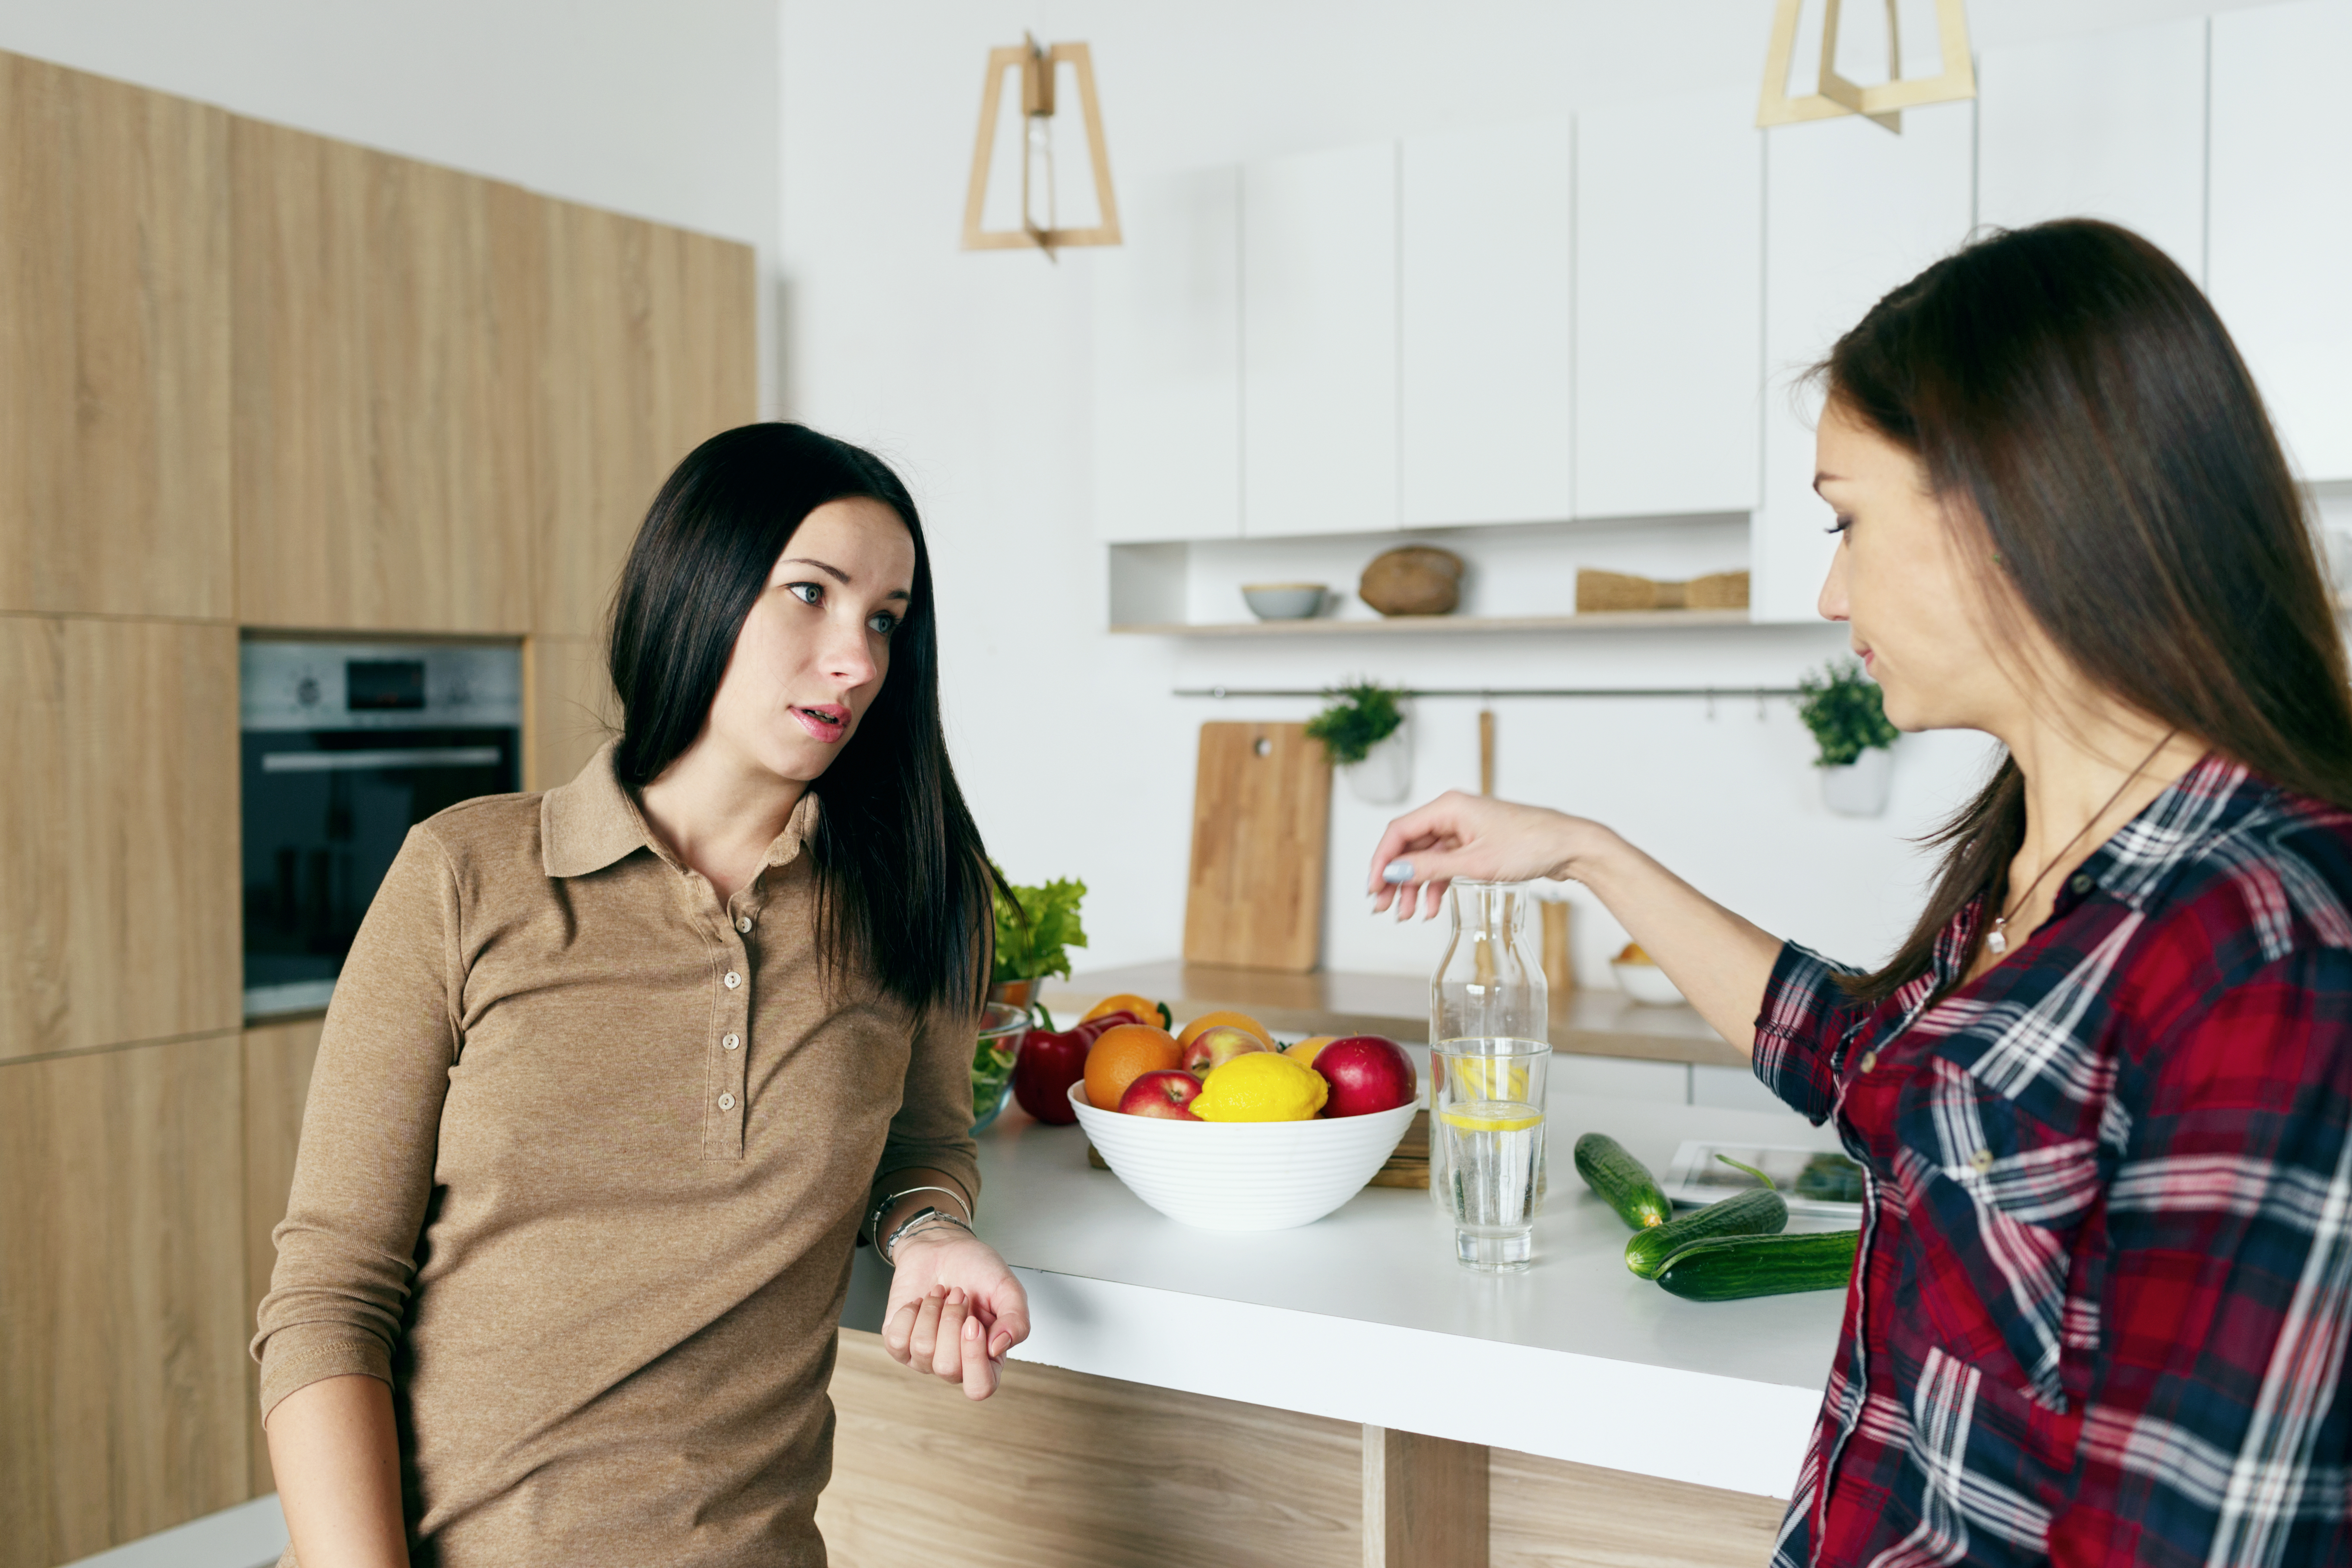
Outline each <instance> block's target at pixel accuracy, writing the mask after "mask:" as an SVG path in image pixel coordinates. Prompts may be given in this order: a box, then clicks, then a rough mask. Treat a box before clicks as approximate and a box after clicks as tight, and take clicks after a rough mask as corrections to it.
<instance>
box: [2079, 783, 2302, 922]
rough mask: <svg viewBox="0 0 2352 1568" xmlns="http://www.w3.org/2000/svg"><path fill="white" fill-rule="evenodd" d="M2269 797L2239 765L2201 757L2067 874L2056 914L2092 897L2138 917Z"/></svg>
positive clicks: (2268, 790)
mask: <svg viewBox="0 0 2352 1568" xmlns="http://www.w3.org/2000/svg"><path fill="white" fill-rule="evenodd" d="M2273 793H2274V792H2273V789H2272V788H2271V786H2269V785H2268V784H2266V783H2265V782H2264V781H2263V780H2262V779H2259V778H2257V777H2255V776H2254V773H2253V771H2252V769H2250V768H2248V767H2247V766H2246V765H2245V764H2244V763H2239V762H2233V761H2231V759H2230V758H2228V757H2225V756H2223V755H2222V754H2221V752H2207V753H2205V756H2204V758H2203V760H2202V761H2200V762H2199V763H2198V764H2197V765H2196V766H2195V767H2193V768H2190V769H2189V771H2188V772H2187V773H2183V774H2181V775H2180V776H2179V778H2177V779H2175V780H2174V781H2173V782H2172V784H2170V786H2169V787H2168V788H2167V789H2166V790H2165V792H2164V793H2163V794H2162V795H2158V796H2157V797H2156V799H2154V800H2153V801H2151V802H2149V803H2148V805H2147V809H2146V810H2144V811H2142V812H2141V813H2140V814H2139V815H2138V816H2135V817H2133V818H2132V819H2131V820H2130V821H2129V822H2126V823H2125V824H2124V825H2123V826H2121V827H2120V828H2118V829H2116V833H2115V835H2114V836H2113V837H2110V838H2109V839H2108V840H2107V841H2106V842H2105V843H2104V844H2102V845H2100V846H2099V847H2097V848H2096V849H2095V850H2093V851H2092V852H2091V854H2090V856H2089V858H2086V859H2085V860H2084V862H2083V864H2082V865H2081V866H2080V867H2078V868H2075V870H2074V873H2073V874H2072V875H2070V876H2069V877H2068V878H2067V879H2066V884H2065V886H2064V887H2063V888H2061V889H2060V890H2059V895H2058V896H2059V898H2060V900H2062V901H2061V902H2060V904H2059V905H2058V912H2059V913H2062V914H2063V913H2064V912H2065V911H2066V910H2068V909H2071V908H2072V907H2073V906H2074V904H2075V903H2078V902H2080V901H2081V900H2082V899H2083V898H2084V897H2085V896H2087V895H2088V894H2089V893H2090V892H2091V891H2092V890H2094V889H2096V890H2097V891H2100V892H2104V893H2105V894H2107V895H2108V896H2109V897H2111V898H2115V899H2119V900H2122V901H2123V902H2124V903H2126V904H2128V905H2130V906H2131V908H2132V909H2133V910H2135V911H2137V912H2139V913H2142V914H2145V913H2146V912H2147V909H2148V907H2149V905H2150V904H2152V903H2153V902H2154V901H2155V900H2157V899H2158V897H2159V896H2160V895H2161V894H2162V892H2163V890H2164V887H2165V884H2167V883H2168V882H2169V881H2170V880H2171V879H2173V877H2174V876H2176V875H2177V874H2178V873H2179V871H2180V869H2181V868H2182V867H2184V866H2187V865H2188V864H2189V862H2190V861H2191V860H2193V859H2195V858H2197V856H2198V855H2200V853H2202V852H2203V851H2204V850H2205V849H2206V848H2207V847H2209V846H2210V845H2211V844H2212V843H2213V841H2214V840H2215V839H2217V838H2219V837H2222V836H2223V835H2225V834H2227V833H2229V832H2231V831H2232V830H2233V829H2235V828H2236V827H2237V826H2239V824H2241V823H2242V822H2243V821H2244V820H2245V819H2246V817H2247V816H2249V815H2251V814H2252V813H2253V812H2254V811H2256V810H2258V809H2260V808H2261V807H2262V806H2263V805H2264V804H2265V803H2266V802H2268V801H2269V800H2270V799H2271V798H2272V796H2273ZM2070 895H2071V896H2070Z"/></svg>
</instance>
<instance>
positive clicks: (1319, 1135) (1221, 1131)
mask: <svg viewBox="0 0 2352 1568" xmlns="http://www.w3.org/2000/svg"><path fill="white" fill-rule="evenodd" d="M1070 1107H1071V1109H1072V1110H1076V1112H1077V1113H1078V1124H1079V1125H1080V1126H1082V1127H1084V1128H1085V1129H1086V1130H1087V1138H1088V1139H1089V1140H1091V1141H1092V1142H1093V1143H1094V1146H1095V1148H1096V1150H1097V1152H1100V1153H1101V1155H1102V1157H1103V1163H1106V1164H1108V1166H1109V1167H1110V1168H1111V1170H1112V1171H1113V1172H1114V1173H1117V1175H1118V1179H1119V1180H1120V1181H1122V1182H1125V1183H1126V1184H1127V1186H1128V1190H1129V1192H1131V1193H1133V1194H1135V1195H1136V1196H1137V1197H1139V1198H1141V1199H1142V1200H1143V1201H1144V1202H1145V1203H1147V1204H1150V1205H1151V1206H1152V1207H1153V1208H1156V1209H1158V1210H1159V1211H1160V1213H1161V1214H1164V1215H1167V1216H1168V1217H1169V1218H1170V1219H1172V1220H1178V1221H1181V1223H1183V1224H1185V1225H1192V1226H1200V1227H1201V1228H1202V1229H1203V1230H1288V1229H1290V1228H1291V1227H1293V1226H1301V1225H1311V1224H1313V1223H1314V1222H1315V1221H1317V1220H1318V1219H1321V1218H1322V1217H1323V1216H1324V1215H1327V1214H1329V1213H1330V1212H1331V1211H1332V1210H1333V1209H1336V1208H1338V1207H1339V1205H1341V1204H1344V1203H1346V1202H1347V1201H1348V1200H1349V1198H1352V1197H1354V1196H1355V1195H1356V1194H1358V1193H1359V1192H1361V1191H1362V1190H1363V1186H1364V1184H1365V1183H1366V1182H1369V1181H1370V1180H1371V1179H1372V1175H1373V1173H1375V1172H1377V1171H1378V1170H1379V1169H1380V1168H1381V1164H1382V1163H1385V1162H1386V1161H1387V1159H1388V1157H1389V1156H1390V1155H1391V1153H1394V1152H1396V1146H1397V1142H1398V1141H1399V1140H1400V1139H1402V1137H1403V1136H1404V1131H1405V1129H1406V1128H1407V1127H1410V1126H1412V1113H1413V1109H1414V1108H1413V1107H1412V1106H1410V1105H1400V1106H1398V1107H1397V1108H1396V1109H1395V1110H1376V1111H1374V1112H1373V1113H1372V1114H1371V1115H1370V1116H1338V1117H1332V1118H1329V1119H1328V1120H1323V1121H1171V1120H1169V1119H1168V1118H1166V1117H1162V1116H1125V1115H1122V1114H1120V1113H1119V1112H1118V1111H1116V1110H1096V1109H1095V1108H1094V1107H1093V1106H1092V1105H1090V1104H1088V1103H1087V1086H1086V1085H1085V1084H1083V1083H1075V1084H1072V1085H1071V1086H1070Z"/></svg>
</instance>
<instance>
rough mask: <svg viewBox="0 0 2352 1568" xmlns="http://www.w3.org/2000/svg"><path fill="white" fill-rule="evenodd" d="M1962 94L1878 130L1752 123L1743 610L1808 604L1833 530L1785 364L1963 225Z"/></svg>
mask: <svg viewBox="0 0 2352 1568" xmlns="http://www.w3.org/2000/svg"><path fill="white" fill-rule="evenodd" d="M1975 110H1976V106H1975V105H1974V104H1971V103H1952V104H1937V105H1934V106H1933V107H1931V108H1927V109H1919V110H1906V112H1905V113H1904V116H1903V134H1902V135H1900V136H1891V135H1889V134H1887V132H1885V130H1883V129H1882V128H1880V127H1879V126H1876V125H1874V124H1872V123H1871V122H1870V121H1866V120H1863V119H1860V118H1857V117H1854V116H1848V117H1846V118H1844V119H1842V120H1829V121H1819V122H1817V123H1814V124H1811V125H1790V126H1784V127H1782V128H1781V129H1780V130H1777V131H1772V132H1767V133H1766V134H1765V136H1764V146H1765V161H1766V165H1767V187H1766V188H1767V189H1768V190H1769V193H1770V195H1769V199H1768V201H1767V202H1766V205H1765V213H1764V277H1765V295H1764V368H1765V374H1767V375H1768V376H1769V378H1770V379H1769V383H1768V384H1767V387H1766V391H1765V398H1764V435H1763V441H1764V453H1763V456H1764V463H1763V476H1764V479H1763V495H1762V497H1761V505H1760V506H1759V510H1758V511H1757V513H1756V518H1755V524H1754V528H1753V530H1752V532H1751V534H1750V542H1751V557H1750V559H1751V563H1752V567H1753V570H1754V572H1755V574H1756V575H1755V593H1754V597H1753V600H1752V603H1753V605H1754V608H1753V612H1752V613H1753V615H1754V617H1755V618H1756V619H1757V620H1759V621H1799V622H1808V621H1811V620H1813V619H1814V618H1815V611H1814V604H1815V601H1816V600H1817V599H1818V598H1819V597H1820V595H1821V586H1822V575H1823V574H1824V573H1826V572H1827V571H1828V569H1829V561H1830V553H1831V551H1832V548H1833V547H1834V546H1835V544H1836V540H1835V539H1834V538H1832V536H1831V535H1830V534H1828V533H1827V532H1825V531H1824V530H1825V529H1826V528H1827V527H1828V526H1829V521H1830V512H1829V508H1827V507H1826V506H1824V505H1822V501H1821V499H1820V498H1819V497H1818V496H1816V495H1815V494H1814V493H1813V417H1814V415H1815V412H1816V411H1817V410H1818V408H1819V406H1820V399H1819V397H1818V396H1812V397H1808V398H1806V399H1805V400H1804V404H1803V406H1802V407H1801V408H1797V407H1792V406H1791V405H1790V404H1791V399H1790V396H1789V392H1790V377H1791V376H1792V375H1793V374H1796V373H1799V372H1801V371H1803V370H1804V369H1805V368H1806V367H1807V366H1809V365H1811V364H1812V363H1814V362H1815V361H1817V360H1819V359H1820V358H1822V356H1823V355H1825V354H1827V353H1829V351H1830V347H1831V345H1832V344H1833V343H1834V342H1837V340H1838V338H1839V336H1840V335H1841V334H1843V332H1845V331H1847V329H1849V328H1851V327H1852V326H1853V324H1854V323H1855V322H1857V321H1861V320H1862V318H1863V316H1864V314H1865V313H1867V312H1868V310H1870V307H1871V306H1872V305H1874V304H1875V303H1877V301H1878V300H1879V298H1880V296H1882V295H1884V294H1885V292H1886V291H1887V290H1888V289H1893V288H1894V287H1895V285H1897V284H1899V283H1903V282H1906V281H1907V280H1908V279H1911V278H1912V277H1914V276H1915V275H1916V274H1917V273H1918V271H1919V270H1920V268H1924V267H1926V266H1927V264H1928V263H1929V262H1931V261H1933V260H1935V259H1936V258H1937V257H1939V256H1944V255H1947V254H1948V253H1949V252H1951V251H1952V250H1954V249H1957V248H1958V247H1959V245H1960V243H1961V242H1962V241H1963V240H1964V239H1966V238H1967V237H1968V233H1969V223H1970V215H1971V211H1972V208H1973V205H1974V204H1973V200H1972V195H1971V190H1970V187H1971V184H1972V178H1971V177H1972V175H1973V174H1974V172H1975V153H1974V145H1973V144H1974V142H1975V121H1976V114H1975Z"/></svg>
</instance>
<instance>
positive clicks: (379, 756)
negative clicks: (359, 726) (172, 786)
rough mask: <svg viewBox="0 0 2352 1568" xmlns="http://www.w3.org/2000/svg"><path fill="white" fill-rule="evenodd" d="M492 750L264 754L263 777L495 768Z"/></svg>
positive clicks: (421, 748)
mask: <svg viewBox="0 0 2352 1568" xmlns="http://www.w3.org/2000/svg"><path fill="white" fill-rule="evenodd" d="M500 756H501V753H500V752H499V748H498V747H496V746H386V747H384V748H383V749H382V750H380V751H373V752H263V753H262V754H261V771H262V772H263V773H356V772H359V771H361V770H374V769H380V768H481V767H496V766H497V765H498V764H499V760H500Z"/></svg>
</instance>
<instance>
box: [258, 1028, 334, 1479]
mask: <svg viewBox="0 0 2352 1568" xmlns="http://www.w3.org/2000/svg"><path fill="white" fill-rule="evenodd" d="M325 1026H326V1021H325V1020H324V1019H322V1018H299V1019H296V1020H293V1021H291V1022H289V1023H284V1024H271V1025H268V1026H264V1027H261V1028H257V1029H247V1031H246V1032H245V1036H244V1058H245V1150H244V1154H245V1200H244V1213H245V1281H246V1283H245V1321H246V1325H247V1333H248V1334H250V1333H251V1331H252V1327H253V1324H254V1321H255V1314H256V1313H257V1312H258V1311H259V1310H260V1308H261V1299H262V1298H263V1297H264V1296H267V1295H268V1294H269V1277H270V1274H271V1273H272V1271H274V1270H275V1269H276V1268H277V1267H278V1246H277V1243H276V1242H275V1241H274V1240H273V1239H272V1237H273V1234H274V1233H275V1232H276V1231H277V1229H278V1221H280V1220H282V1219H284V1218H285V1217H286V1200H287V1197H288V1195H289V1194H291V1193H292V1191H293V1190H294V1156H295V1155H296V1154H297V1153H299V1152H300V1151H301V1147H302V1108H303V1106H304V1105H305V1104H306V1103H308V1102H309V1100H310V1068H312V1067H313V1066H314V1065H315V1064H316V1063H317V1061H318V1059H319V1036H320V1031H321V1030H322V1029H324V1027H325ZM240 1359H242V1360H243V1361H244V1363H245V1374H246V1375H245V1385H246V1393H245V1418H246V1440H247V1448H248V1453H249V1458H248V1460H247V1463H248V1466H249V1470H250V1479H249V1482H248V1489H249V1490H250V1491H251V1493H252V1495H253V1496H255V1497H260V1496H261V1495H262V1494H264V1493H265V1492H273V1491H276V1490H277V1489H278V1480H277V1477H276V1476H275V1475H274V1474H272V1473H271V1470H270V1468H269V1442H268V1437H267V1436H265V1435H264V1434H263V1432H262V1429H261V1368H260V1367H259V1366H258V1365H257V1363H255V1362H254V1359H253V1358H252V1357H251V1356H250V1355H247V1356H245V1357H242V1358H240Z"/></svg>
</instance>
